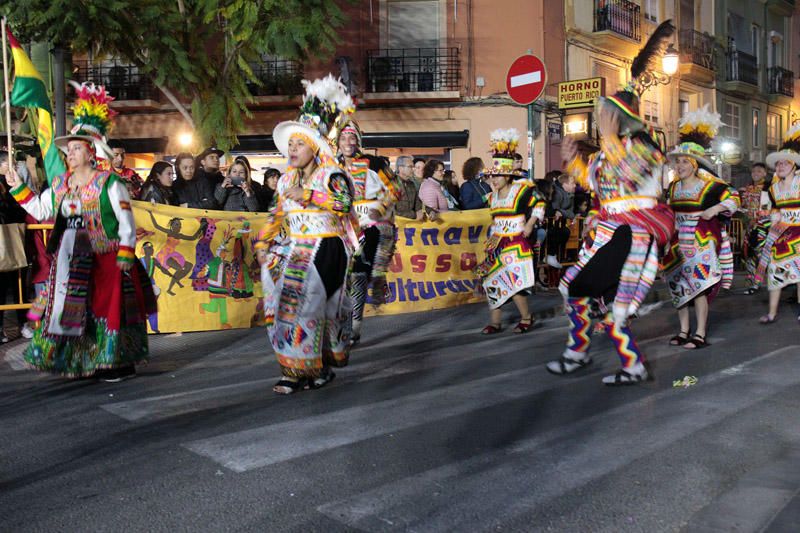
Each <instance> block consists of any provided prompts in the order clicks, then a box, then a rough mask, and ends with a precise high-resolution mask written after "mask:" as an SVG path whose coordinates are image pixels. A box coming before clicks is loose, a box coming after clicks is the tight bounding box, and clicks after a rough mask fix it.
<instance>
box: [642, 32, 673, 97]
mask: <svg viewBox="0 0 800 533" xmlns="http://www.w3.org/2000/svg"><path fill="white" fill-rule="evenodd" d="M661 70H662V71H661V72H658V71H655V70H645V71H644V72H643V73H642V74H641V75H640V76H639V80H638V81H639V83H638V85H639V96H641V95H642V94H643V93H644V92H645V91H646V90H647V89H649V88H650V87H652V86H654V85H659V84H662V85H666V84H667V83H669V82H670V81H672V76H674V75H675V73H676V72H678V51H677V50H675V48H674V47H673V46H672V45H671V44H670V45H669V46H668V47H667V49H666V51H665V52H664V55H663V56H662V57H661Z"/></svg>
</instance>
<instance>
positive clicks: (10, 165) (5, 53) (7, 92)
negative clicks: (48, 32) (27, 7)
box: [0, 17, 14, 169]
mask: <svg viewBox="0 0 800 533" xmlns="http://www.w3.org/2000/svg"><path fill="white" fill-rule="evenodd" d="M0 26H2V31H3V81H4V82H5V86H4V87H3V88H4V90H5V97H6V145H7V147H8V168H9V169H13V168H14V159H13V158H12V155H13V146H12V144H11V89H9V86H8V85H9V84H8V44H7V43H6V18H5V17H3V21H2V24H0Z"/></svg>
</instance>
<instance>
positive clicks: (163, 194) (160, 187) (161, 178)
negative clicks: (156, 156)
mask: <svg viewBox="0 0 800 533" xmlns="http://www.w3.org/2000/svg"><path fill="white" fill-rule="evenodd" d="M174 175H175V172H174V171H173V170H172V165H170V164H169V163H167V162H166V161H158V162H156V163H155V164H154V165H153V168H151V169H150V174H149V175H148V176H147V179H146V180H145V181H144V186H143V187H142V195H141V198H142V200H144V201H145V202H151V203H154V204H166V205H178V200H177V198H176V197H175V191H173V190H172V178H173V176H174Z"/></svg>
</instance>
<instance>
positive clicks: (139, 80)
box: [72, 61, 161, 101]
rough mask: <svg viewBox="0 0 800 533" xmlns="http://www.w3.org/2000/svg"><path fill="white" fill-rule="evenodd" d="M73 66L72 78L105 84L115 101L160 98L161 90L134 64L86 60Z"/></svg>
mask: <svg viewBox="0 0 800 533" xmlns="http://www.w3.org/2000/svg"><path fill="white" fill-rule="evenodd" d="M74 66H75V68H74V69H73V72H72V79H74V80H75V81H78V82H83V81H89V82H93V83H96V84H98V85H105V87H106V90H107V91H108V93H109V94H110V95H111V96H113V97H114V98H116V99H117V101H120V100H160V99H161V91H160V90H158V88H157V87H156V86H155V85H154V84H153V81H152V80H151V79H150V77H149V76H145V75H144V74H142V73H141V72H140V71H139V67H137V66H136V65H130V64H126V63H116V62H114V63H102V64H97V65H96V64H93V63H90V62H88V61H77V62H75V63H74Z"/></svg>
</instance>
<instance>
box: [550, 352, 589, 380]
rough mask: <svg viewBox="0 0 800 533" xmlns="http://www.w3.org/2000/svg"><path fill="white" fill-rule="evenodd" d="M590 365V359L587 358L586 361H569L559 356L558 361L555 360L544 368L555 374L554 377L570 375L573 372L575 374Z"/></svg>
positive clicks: (567, 358)
mask: <svg viewBox="0 0 800 533" xmlns="http://www.w3.org/2000/svg"><path fill="white" fill-rule="evenodd" d="M590 364H592V358H591V357H589V358H588V359H580V360H579V359H570V358H569V357H564V356H563V355H562V356H561V358H560V359H556V360H555V361H550V362H549V363H547V365H545V368H546V369H547V371H548V372H550V373H551V374H555V375H556V376H564V375H566V374H572V373H573V372H577V371H578V370H580V369H581V368H584V367H587V366H589V365H590Z"/></svg>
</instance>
